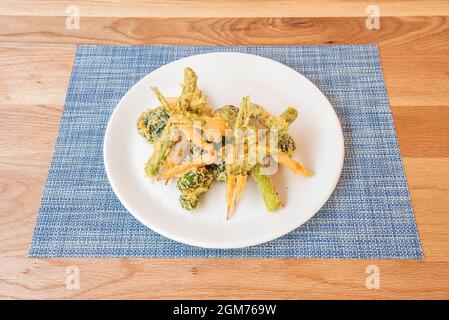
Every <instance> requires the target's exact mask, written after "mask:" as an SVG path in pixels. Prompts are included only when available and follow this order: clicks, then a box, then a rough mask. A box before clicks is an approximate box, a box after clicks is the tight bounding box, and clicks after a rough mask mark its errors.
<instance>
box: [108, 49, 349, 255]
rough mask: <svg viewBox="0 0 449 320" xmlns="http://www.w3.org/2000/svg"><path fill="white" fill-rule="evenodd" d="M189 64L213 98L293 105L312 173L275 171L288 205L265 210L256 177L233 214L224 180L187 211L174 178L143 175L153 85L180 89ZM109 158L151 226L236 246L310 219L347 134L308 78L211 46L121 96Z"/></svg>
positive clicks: (296, 132)
mask: <svg viewBox="0 0 449 320" xmlns="http://www.w3.org/2000/svg"><path fill="white" fill-rule="evenodd" d="M187 66H189V67H192V68H193V69H194V70H195V72H196V73H197V75H198V78H199V80H198V85H199V87H200V88H201V89H202V90H203V92H204V93H205V94H206V95H207V96H208V99H209V105H210V106H212V107H213V108H218V107H220V106H222V105H225V104H233V105H236V106H238V105H239V104H240V101H241V98H242V97H243V96H246V95H249V96H250V98H251V101H253V102H257V103H259V104H261V105H263V106H264V107H265V108H266V109H268V111H270V112H272V113H274V114H275V115H279V114H280V113H281V112H282V111H283V110H284V109H285V108H286V107H287V106H295V107H296V108H297V109H298V111H299V116H298V119H297V120H296V121H295V122H294V123H293V124H292V126H291V128H290V133H291V135H292V136H293V137H294V138H295V141H296V143H297V150H296V152H295V154H294V158H295V159H298V160H299V161H301V162H302V163H303V164H304V165H305V166H306V167H307V168H310V169H311V170H312V171H313V172H314V176H313V177H311V178H305V177H301V176H298V175H293V174H291V173H288V172H287V171H286V170H284V169H281V170H279V172H278V173H277V174H276V176H275V177H274V183H275V185H276V188H277V190H278V192H279V194H280V196H281V198H282V199H283V200H284V202H285V207H284V208H282V209H280V210H278V211H275V212H268V211H267V210H266V209H265V206H264V203H263V200H262V198H261V196H260V195H259V193H258V190H257V186H256V185H255V184H254V182H253V181H251V179H249V180H250V181H249V183H248V185H247V187H246V189H245V191H244V194H243V196H242V198H241V200H240V202H239V203H238V206H237V208H236V210H235V212H234V215H233V217H232V218H231V219H230V220H226V207H225V187H224V183H215V184H214V185H213V187H212V189H211V190H210V191H209V192H208V193H207V194H206V195H205V196H204V197H203V198H202V201H201V205H200V206H201V207H200V208H199V209H197V210H195V211H193V212H188V211H184V210H183V209H182V208H181V207H180V205H179V203H178V197H179V191H178V190H177V189H176V185H175V182H174V181H171V182H170V183H169V184H168V185H165V184H164V183H162V182H153V181H150V180H148V179H147V178H145V176H144V165H145V163H146V161H147V159H148V158H149V156H150V154H151V151H152V147H151V145H149V144H147V143H146V142H145V141H144V139H143V138H142V137H141V136H139V135H138V134H137V129H136V119H137V117H138V116H139V115H140V113H141V112H142V111H143V110H145V109H146V108H148V107H155V106H157V105H158V103H157V100H156V98H155V97H154V95H153V93H152V91H151V90H150V87H151V86H157V87H158V88H159V89H160V90H161V92H162V93H163V94H164V95H165V96H178V95H179V92H180V86H179V84H180V83H182V82H183V69H184V67H187ZM103 151H104V163H105V167H106V173H107V176H108V179H109V182H110V184H111V186H112V188H113V189H114V192H115V194H116V195H117V197H118V198H119V199H120V201H121V202H122V204H123V205H124V206H125V208H126V209H128V211H129V212H130V213H131V214H133V215H134V217H136V218H137V219H138V220H139V221H140V222H142V223H143V224H144V225H146V226H148V227H149V228H151V229H152V230H154V231H156V232H158V233H160V234H162V235H164V236H166V237H168V238H171V239H173V240H176V241H179V242H183V243H186V244H190V245H194V246H200V247H207V248H238V247H246V246H251V245H256V244H260V243H263V242H267V241H270V240H273V239H275V238H278V237H280V236H283V235H285V234H286V233H288V232H290V231H292V230H294V229H296V228H297V227H299V226H300V225H302V224H303V223H305V222H306V221H307V220H309V219H310V218H311V217H312V216H313V215H314V214H315V213H316V212H317V211H318V210H319V209H320V208H321V206H322V205H323V204H324V203H325V202H326V201H327V199H328V198H329V196H330V195H331V193H332V191H333V190H334V188H335V186H336V184H337V181H338V179H339V176H340V173H341V169H342V165H343V153H344V148H343V134H342V130H341V126H340V123H339V121H338V118H337V116H336V114H335V112H334V109H333V108H332V105H331V104H330V103H329V101H328V100H327V99H326V97H325V96H324V95H323V93H322V92H321V91H320V90H319V89H318V88H317V87H316V86H315V85H314V84H313V83H312V82H310V81H309V80H308V79H306V78H305V77H304V76H302V75H301V74H299V73H298V72H296V71H294V70H293V69H291V68H289V67H287V66H285V65H283V64H281V63H279V62H276V61H273V60H270V59H266V58H263V57H259V56H255V55H249V54H242V53H208V54H201V55H196V56H191V57H188V58H184V59H180V60H177V61H174V62H172V63H169V64H167V65H165V66H162V67H161V68H159V69H157V70H155V71H153V72H151V73H150V74H148V75H147V76H145V77H144V78H143V79H141V80H140V81H139V82H138V83H136V84H135V85H134V86H133V87H132V88H131V89H130V90H129V91H128V92H127V93H126V94H125V96H124V97H123V98H122V100H121V101H120V102H119V103H118V105H117V107H116V108H115V110H114V112H113V114H112V116H111V119H110V120H109V123H108V126H107V129H106V134H105V140H104V150H103Z"/></svg>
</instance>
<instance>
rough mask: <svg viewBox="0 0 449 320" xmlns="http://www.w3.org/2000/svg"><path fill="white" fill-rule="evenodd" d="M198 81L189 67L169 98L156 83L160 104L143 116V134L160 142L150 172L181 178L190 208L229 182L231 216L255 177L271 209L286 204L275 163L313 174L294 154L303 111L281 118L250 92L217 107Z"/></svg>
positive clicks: (184, 199)
mask: <svg viewBox="0 0 449 320" xmlns="http://www.w3.org/2000/svg"><path fill="white" fill-rule="evenodd" d="M197 82H198V77H197V75H196V74H195V72H194V71H193V70H192V69H191V68H185V69H184V83H183V84H182V85H181V87H182V91H181V94H180V95H179V97H176V98H168V97H165V96H164V95H163V94H162V93H161V92H160V91H159V89H157V88H156V87H153V88H151V89H152V90H153V92H154V93H155V95H156V97H157V99H158V101H159V104H160V105H159V106H157V107H156V108H153V109H148V110H146V111H144V112H142V114H141V115H140V117H139V118H138V119H137V131H138V133H139V134H140V135H142V136H143V137H144V138H145V139H146V140H147V141H148V142H149V143H151V144H153V146H154V150H153V153H152V155H151V156H150V159H148V161H147V163H146V165H145V173H146V175H147V177H149V178H151V179H162V180H165V181H166V182H168V181H169V180H170V179H177V182H176V186H177V188H178V189H179V191H180V196H179V202H180V204H181V206H182V207H183V208H184V209H186V210H193V209H195V208H197V207H198V206H199V205H200V200H201V198H202V197H203V196H204V194H206V193H207V191H208V190H209V189H210V188H211V186H212V184H213V183H214V182H217V183H226V195H225V198H226V203H227V212H226V216H227V218H230V217H231V216H232V214H233V212H234V210H235V208H236V206H237V203H238V201H239V199H240V198H241V196H242V194H243V191H244V189H245V186H246V184H247V181H248V177H249V176H250V177H252V179H254V181H255V182H256V184H257V186H258V189H259V191H260V194H261V196H262V199H263V201H264V202H265V206H266V208H267V209H268V210H269V211H274V210H277V209H279V208H281V207H282V206H283V202H282V201H281V199H280V197H279V195H278V193H277V192H276V189H275V187H274V185H273V182H272V180H271V178H270V174H272V172H271V173H270V170H269V169H270V168H272V167H273V164H275V165H278V164H280V165H284V166H286V167H287V168H289V169H290V170H291V171H292V172H294V173H297V174H299V175H302V176H311V175H312V173H311V172H310V171H309V170H307V169H305V168H304V166H302V165H301V163H299V162H298V161H296V160H294V159H293V158H292V155H293V152H294V151H295V149H296V144H295V141H294V140H293V137H292V136H291V135H290V134H289V133H288V129H289V126H290V125H291V124H292V123H293V122H294V121H295V120H296V118H297V116H298V112H297V110H296V109H295V108H293V107H288V108H287V109H286V110H285V111H284V112H282V113H281V114H280V115H279V116H277V117H276V116H274V115H272V114H270V113H269V112H267V111H266V110H265V109H264V108H263V107H262V106H261V105H259V104H256V103H253V102H251V101H250V99H249V97H244V98H242V101H241V103H240V106H239V107H236V106H232V105H225V106H222V107H220V108H217V109H215V110H212V109H211V108H210V107H209V106H208V104H207V97H206V96H205V95H204V94H203V93H202V91H201V90H200V89H199V88H198V83H197ZM276 168H277V167H276Z"/></svg>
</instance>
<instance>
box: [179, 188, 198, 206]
mask: <svg viewBox="0 0 449 320" xmlns="http://www.w3.org/2000/svg"><path fill="white" fill-rule="evenodd" d="M179 202H180V203H181V206H182V207H183V208H184V209H185V210H193V209H195V208H196V207H198V205H199V203H200V193H198V192H197V191H196V190H195V189H188V190H185V191H183V192H181V195H180V196H179Z"/></svg>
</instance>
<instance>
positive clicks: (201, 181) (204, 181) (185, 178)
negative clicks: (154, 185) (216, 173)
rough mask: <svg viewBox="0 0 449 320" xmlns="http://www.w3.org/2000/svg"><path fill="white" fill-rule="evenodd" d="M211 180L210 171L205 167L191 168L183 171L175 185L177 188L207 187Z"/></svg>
mask: <svg viewBox="0 0 449 320" xmlns="http://www.w3.org/2000/svg"><path fill="white" fill-rule="evenodd" d="M212 180H213V175H212V173H211V172H210V171H209V170H207V169H206V168H192V169H189V170H187V171H186V172H184V173H183V175H182V176H181V177H180V178H179V179H178V182H177V183H176V186H177V187H178V189H179V190H181V191H184V190H187V189H206V191H207V190H208V189H209V187H210V185H211V183H212Z"/></svg>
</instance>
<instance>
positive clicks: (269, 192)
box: [251, 165, 283, 211]
mask: <svg viewBox="0 0 449 320" xmlns="http://www.w3.org/2000/svg"><path fill="white" fill-rule="evenodd" d="M261 169H262V167H261V166H260V165H256V166H255V167H254V168H253V169H252V170H251V176H252V177H253V179H254V181H255V182H256V184H257V186H258V187H259V191H260V193H261V194H262V198H263V201H264V202H265V206H266V208H267V210H269V211H274V210H276V209H279V208H281V207H282V206H283V203H282V201H281V199H280V198H279V195H278V194H277V192H276V189H275V188H274V185H273V183H272V181H271V179H270V177H269V176H266V175H263V174H262V173H261Z"/></svg>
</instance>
